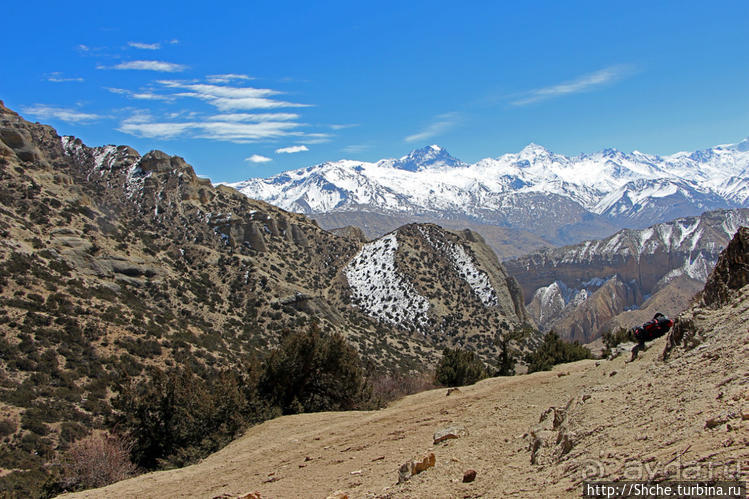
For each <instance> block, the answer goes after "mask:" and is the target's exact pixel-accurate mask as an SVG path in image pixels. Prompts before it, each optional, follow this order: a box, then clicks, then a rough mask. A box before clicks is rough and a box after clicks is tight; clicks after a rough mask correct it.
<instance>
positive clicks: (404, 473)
mask: <svg viewBox="0 0 749 499" xmlns="http://www.w3.org/2000/svg"><path fill="white" fill-rule="evenodd" d="M409 478H411V463H410V462H408V463H403V464H401V467H400V468H398V483H403V482H405V481H406V480H408V479H409Z"/></svg>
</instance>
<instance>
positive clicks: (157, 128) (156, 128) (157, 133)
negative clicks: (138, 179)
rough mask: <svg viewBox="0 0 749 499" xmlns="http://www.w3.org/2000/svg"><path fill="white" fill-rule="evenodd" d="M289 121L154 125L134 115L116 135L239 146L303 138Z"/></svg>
mask: <svg viewBox="0 0 749 499" xmlns="http://www.w3.org/2000/svg"><path fill="white" fill-rule="evenodd" d="M299 126H300V124H299V123H295V122H293V121H265V122H258V123H241V122H240V123H238V122H232V121H222V120H216V119H205V120H200V121H182V122H175V121H156V120H153V119H152V118H151V117H150V116H148V115H143V114H137V115H134V116H133V117H131V118H128V119H126V120H124V121H123V122H122V123H121V124H120V127H119V128H118V130H119V131H121V132H123V133H127V134H130V135H135V136H137V137H147V138H162V139H172V138H176V137H184V138H202V139H211V140H218V141H223V142H235V143H239V144H244V143H250V142H259V141H262V140H277V139H281V138H284V137H288V136H304V135H305V134H303V133H302V132H297V131H295V130H294V129H295V128H298V127H299Z"/></svg>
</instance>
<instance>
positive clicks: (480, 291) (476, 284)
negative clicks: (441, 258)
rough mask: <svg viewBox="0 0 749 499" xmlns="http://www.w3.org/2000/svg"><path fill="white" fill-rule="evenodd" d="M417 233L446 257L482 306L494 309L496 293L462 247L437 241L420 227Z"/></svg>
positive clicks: (483, 273)
mask: <svg viewBox="0 0 749 499" xmlns="http://www.w3.org/2000/svg"><path fill="white" fill-rule="evenodd" d="M419 232H421V235H422V236H424V239H426V240H427V242H428V243H429V244H430V245H431V246H432V247H433V248H434V249H436V250H439V251H441V252H443V253H444V254H445V255H447V257H448V259H449V260H450V263H451V264H452V266H453V267H454V268H455V270H456V271H457V272H458V275H460V277H461V279H463V280H464V281H466V282H467V283H468V285H469V286H470V287H471V289H472V290H473V293H474V294H475V295H476V297H477V298H478V299H479V300H481V303H483V304H484V306H486V307H496V306H497V305H498V304H499V302H498V301H497V292H496V291H495V289H494V287H493V286H492V284H491V282H490V281H489V276H488V275H487V273H486V272H484V271H483V270H480V269H478V268H477V267H476V264H475V262H474V261H473V258H472V257H471V255H469V254H468V252H467V251H466V250H465V248H464V247H463V246H462V245H460V244H454V243H451V242H449V241H442V240H439V241H438V240H436V239H434V238H432V237H430V235H429V233H428V232H427V231H426V230H424V228H422V227H419Z"/></svg>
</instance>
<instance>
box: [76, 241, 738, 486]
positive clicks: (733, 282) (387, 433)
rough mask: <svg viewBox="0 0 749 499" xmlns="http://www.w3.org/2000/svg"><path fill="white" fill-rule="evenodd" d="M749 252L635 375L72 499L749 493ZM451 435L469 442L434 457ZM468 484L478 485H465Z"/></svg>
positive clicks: (249, 440) (353, 427) (456, 442)
mask: <svg viewBox="0 0 749 499" xmlns="http://www.w3.org/2000/svg"><path fill="white" fill-rule="evenodd" d="M734 242H735V243H736V244H734ZM747 242H749V229H741V232H740V234H739V235H737V236H736V237H735V238H734V241H733V242H732V244H731V245H729V248H728V250H727V251H726V252H724V253H723V255H722V256H721V259H720V261H719V264H718V268H717V270H716V271H715V272H714V273H713V274H712V275H711V277H710V279H709V280H708V286H707V287H706V291H705V292H704V293H703V294H702V297H701V302H700V303H699V304H698V305H695V306H694V307H692V308H691V309H690V310H689V311H688V312H686V313H685V314H683V315H682V316H681V317H680V318H679V319H678V321H677V326H675V328H674V330H673V332H672V333H671V334H669V336H668V337H667V338H660V339H658V340H656V341H654V342H653V343H652V344H651V345H650V348H649V349H648V350H647V351H646V352H644V354H643V355H641V356H640V358H639V359H638V360H637V361H636V362H632V363H626V362H625V360H624V358H623V357H619V358H617V359H614V360H612V361H592V360H591V361H580V362H577V363H574V364H567V365H562V366H558V367H557V368H556V369H555V370H554V371H553V372H542V373H534V374H531V375H522V376H516V377H511V378H494V379H488V380H484V381H482V382H480V383H478V384H476V385H474V386H470V387H463V388H461V389H460V392H453V393H452V394H449V395H448V396H445V390H444V389H443V390H433V391H430V392H424V393H421V394H418V395H414V396H410V397H407V398H405V399H403V400H401V401H399V402H397V403H395V404H393V405H392V406H391V407H388V408H386V409H384V410H381V411H377V412H361V413H337V414H332V413H320V414H313V415H301V416H295V417H284V418H279V419H276V420H274V421H271V422H267V423H264V424H263V425H260V426H257V427H255V428H253V429H251V430H250V431H248V432H247V434H246V435H244V436H243V437H241V438H240V439H238V440H237V441H235V442H234V443H232V444H231V445H229V446H228V447H226V448H225V449H223V450H222V451H220V452H218V453H216V454H214V455H212V456H210V457H209V458H207V459H205V460H204V461H203V462H201V463H200V464H197V465H194V466H190V467H187V468H184V469H180V470H173V471H165V472H159V473H152V474H149V475H145V476H141V477H137V478H134V479H130V480H126V481H123V482H119V483H117V484H114V485H111V486H109V487H106V488H104V489H99V490H92V491H87V492H84V493H81V494H77V495H76V497H111V496H119V497H124V496H127V497H157V496H158V497H161V496H177V495H178V496H182V497H206V498H208V497H218V496H220V495H222V494H224V497H234V496H239V495H240V494H244V493H247V492H252V491H257V492H258V494H259V495H260V496H261V497H326V496H327V494H330V493H331V492H333V491H335V490H341V491H343V492H345V493H346V494H348V495H349V497H424V498H427V497H478V496H481V497H508V496H514V497H579V496H580V495H581V491H582V482H583V480H586V479H594V480H623V479H629V480H648V481H653V482H658V481H662V480H665V479H669V478H670V479H690V480H713V479H742V480H746V479H747V475H749V469H747V467H746V463H747V462H748V460H749V388H748V387H749V365H747V362H746V359H747V355H749V329H748V328H747V324H749V285H746V281H747V279H748V278H749V277H748V276H749V268H747V267H746V261H747V259H746V258H747V254H749V253H747V250H749V245H747V244H746V243H747ZM742 286H743V287H742ZM711 290H721V291H718V292H714V291H711ZM664 345H668V348H667V349H666V350H664V348H663V347H664ZM666 352H668V355H666ZM454 424H458V425H463V426H465V429H466V430H467V432H464V433H463V435H462V436H461V437H460V438H458V439H453V440H446V441H445V442H443V443H441V444H436V445H435V444H433V443H432V434H433V432H435V431H437V430H439V429H441V428H444V427H445V426H449V425H454ZM428 452H433V453H434V455H435V466H434V468H433V469H427V470H426V471H424V472H422V473H421V474H418V475H415V476H413V477H411V478H410V480H408V481H406V482H404V483H397V478H398V469H399V467H400V465H401V464H402V463H404V462H406V461H409V460H411V459H414V458H419V459H421V457H422V456H424V455H425V453H428ZM469 469H472V470H474V471H476V472H477V473H476V479H475V481H473V482H471V483H463V480H462V477H463V476H464V472H465V471H467V470H469Z"/></svg>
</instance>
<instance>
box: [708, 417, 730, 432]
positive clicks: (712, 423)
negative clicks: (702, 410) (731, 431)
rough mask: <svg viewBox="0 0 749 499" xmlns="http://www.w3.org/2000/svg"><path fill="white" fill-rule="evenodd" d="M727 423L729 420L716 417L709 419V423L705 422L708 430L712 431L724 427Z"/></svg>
mask: <svg viewBox="0 0 749 499" xmlns="http://www.w3.org/2000/svg"><path fill="white" fill-rule="evenodd" d="M727 421H728V420H727V419H725V418H724V417H722V416H716V417H714V418H708V419H707V421H705V428H707V429H708V430H711V429H713V428H716V427H718V426H720V425H722V424H723V423H726V422H727Z"/></svg>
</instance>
